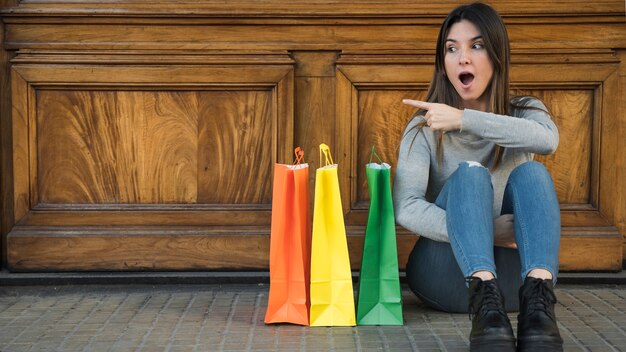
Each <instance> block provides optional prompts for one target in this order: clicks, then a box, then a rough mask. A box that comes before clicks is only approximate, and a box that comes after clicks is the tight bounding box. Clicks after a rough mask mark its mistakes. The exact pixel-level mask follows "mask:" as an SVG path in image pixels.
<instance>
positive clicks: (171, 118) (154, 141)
mask: <svg viewBox="0 0 626 352" xmlns="http://www.w3.org/2000/svg"><path fill="white" fill-rule="evenodd" d="M36 114H37V127H36V128H37V140H38V143H37V147H38V148H37V150H38V164H37V167H38V186H39V202H37V203H67V204H81V203H172V202H181V203H189V202H194V201H195V200H196V173H197V168H196V164H197V161H196V160H197V149H198V148H197V143H198V137H197V124H198V122H197V119H198V104H197V97H196V93H194V92H141V91H140V92H115V91H54V90H41V91H39V92H38V94H37V111H36ZM173 165H175V167H171V166H173Z"/></svg>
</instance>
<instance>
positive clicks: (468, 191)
mask: <svg viewBox="0 0 626 352" xmlns="http://www.w3.org/2000/svg"><path fill="white" fill-rule="evenodd" d="M441 193H442V194H440V195H439V197H438V199H437V200H438V201H439V198H445V206H444V207H443V208H444V209H446V223H447V227H448V237H449V239H450V244H451V245H452V251H453V252H454V256H455V258H456V261H457V263H458V264H459V267H460V268H461V272H462V273H463V276H464V277H469V276H471V275H472V274H474V273H476V272H478V271H488V272H491V273H492V274H494V275H495V274H496V266H495V260H494V256H493V186H492V185H491V174H490V173H489V170H488V169H487V168H485V167H484V166H482V165H480V164H478V163H474V162H463V163H460V164H459V168H458V169H457V170H456V171H455V172H454V173H453V174H452V175H451V176H450V178H449V179H448V181H447V182H446V185H445V187H444V189H443V190H442V192H441ZM441 203H443V201H442V202H441Z"/></svg>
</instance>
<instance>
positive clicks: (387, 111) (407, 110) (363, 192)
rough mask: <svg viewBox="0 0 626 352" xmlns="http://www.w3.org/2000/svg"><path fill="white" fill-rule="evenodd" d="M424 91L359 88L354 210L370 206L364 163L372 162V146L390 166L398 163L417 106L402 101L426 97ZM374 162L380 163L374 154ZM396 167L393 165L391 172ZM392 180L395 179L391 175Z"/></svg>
mask: <svg viewBox="0 0 626 352" xmlns="http://www.w3.org/2000/svg"><path fill="white" fill-rule="evenodd" d="M425 97H426V91H424V90H399V89H398V90H367V89H364V90H359V95H358V99H359V103H358V104H359V117H358V141H357V144H358V146H357V148H356V150H357V151H358V155H357V156H356V158H357V168H356V169H357V170H356V171H357V173H356V175H357V181H356V184H357V186H356V187H357V191H356V192H357V194H356V197H355V198H354V199H353V204H352V205H351V206H352V208H353V209H367V208H368V207H369V198H370V197H369V193H368V190H367V175H366V174H365V165H366V164H367V163H369V161H370V154H371V153H370V152H371V150H372V146H375V147H376V154H378V156H380V158H381V159H382V160H383V161H384V162H386V163H388V164H389V165H394V166H395V165H397V161H398V152H399V148H400V140H401V139H402V134H403V133H404V130H405V128H406V125H407V123H408V122H409V121H410V120H411V117H412V116H413V114H414V113H415V111H416V110H415V108H413V107H410V106H408V105H405V104H402V99H418V100H421V99H424V98H425ZM372 162H376V163H379V161H378V160H377V159H376V157H374V158H373V159H372ZM393 174H395V168H392V175H393ZM392 181H393V178H392Z"/></svg>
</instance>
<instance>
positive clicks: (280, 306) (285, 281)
mask: <svg viewBox="0 0 626 352" xmlns="http://www.w3.org/2000/svg"><path fill="white" fill-rule="evenodd" d="M295 153H296V161H295V162H294V165H285V164H276V165H275V167H274V189H273V196H272V227H271V238H270V293H269V298H268V303H267V311H266V313H265V323H266V324H269V323H294V324H300V325H309V304H310V303H309V265H310V248H311V220H310V216H309V214H310V211H309V165H308V164H303V163H302V158H303V156H304V152H303V151H302V149H300V147H298V148H296V149H295Z"/></svg>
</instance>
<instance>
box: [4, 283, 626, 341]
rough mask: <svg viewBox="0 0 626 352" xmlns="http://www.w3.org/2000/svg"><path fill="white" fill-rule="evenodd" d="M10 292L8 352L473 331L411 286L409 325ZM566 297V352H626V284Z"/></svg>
mask: <svg viewBox="0 0 626 352" xmlns="http://www.w3.org/2000/svg"><path fill="white" fill-rule="evenodd" d="M7 290H9V291H11V292H10V295H8V296H4V297H3V296H0V350H2V351H22V350H24V351H43V350H46V349H49V350H82V349H83V348H84V349H85V350H87V351H90V350H92V351H106V350H111V351H124V350H129V351H135V350H137V348H138V347H141V348H140V350H141V351H163V350H166V349H169V350H170V351H178V350H181V351H220V350H221V351H262V350H267V351H276V350H278V351H281V350H284V351H300V350H305V349H306V350H307V351H329V350H332V351H343V350H345V351H354V350H360V351H383V350H384V351H409V350H412V349H416V348H417V349H419V350H420V351H428V350H433V351H440V350H447V351H457V350H458V351H466V350H467V346H468V340H467V335H468V334H469V331H470V329H471V322H470V321H469V320H468V318H467V315H466V314H447V313H443V312H437V311H434V310H431V309H429V308H427V307H425V306H424V305H423V304H422V303H421V302H420V301H419V300H418V299H417V298H415V297H413V296H412V294H411V293H410V292H409V291H408V289H406V288H405V289H404V290H403V298H404V304H405V307H404V308H405V311H404V318H405V325H404V326H358V327H303V326H298V325H291V324H273V325H265V324H264V323H263V316H264V312H265V309H266V300H267V290H268V286H267V285H260V286H259V285H249V286H244V287H243V289H242V285H239V286H237V288H235V286H233V287H231V286H228V285H224V286H209V287H207V286H162V287H158V286H157V287H152V286H150V287H145V288H142V287H134V288H133V289H132V290H128V291H127V292H124V290H122V289H120V288H119V287H118V288H116V290H115V291H116V292H114V293H112V290H111V289H110V288H106V287H73V288H68V289H64V290H63V291H62V292H54V291H52V290H50V289H46V288H45V287H43V288H42V289H41V290H40V292H37V293H35V294H33V290H32V288H31V289H23V291H20V288H14V289H7ZM5 291H6V290H5ZM557 296H558V297H559V303H558V305H557V307H556V310H557V316H558V317H559V326H560V327H561V332H562V335H563V337H564V341H565V350H566V351H616V350H620V349H621V350H624V351H626V348H624V346H626V314H624V312H626V299H625V298H626V287H620V286H612V287H606V286H599V287H584V288H581V287H576V286H565V285H559V287H558V288H557ZM509 316H510V318H511V320H512V322H513V325H514V328H515V326H516V314H514V313H512V314H509ZM46 346H47V347H48V348H46ZM168 346H169V347H168Z"/></svg>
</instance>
